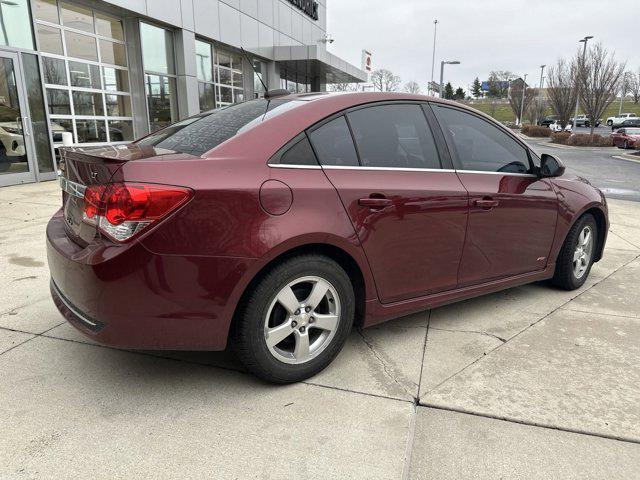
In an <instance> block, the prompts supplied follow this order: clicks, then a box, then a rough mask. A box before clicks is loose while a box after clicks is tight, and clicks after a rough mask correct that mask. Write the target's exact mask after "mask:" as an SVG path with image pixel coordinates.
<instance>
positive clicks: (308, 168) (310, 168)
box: [267, 163, 322, 170]
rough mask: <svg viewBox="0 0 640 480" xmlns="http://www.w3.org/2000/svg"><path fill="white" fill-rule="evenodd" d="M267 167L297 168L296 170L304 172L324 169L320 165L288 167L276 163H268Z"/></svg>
mask: <svg viewBox="0 0 640 480" xmlns="http://www.w3.org/2000/svg"><path fill="white" fill-rule="evenodd" d="M267 166H268V167H269V168H296V169H302V170H321V169H322V167H321V166H320V165H287V164H281V163H274V164H270V163H268V164H267Z"/></svg>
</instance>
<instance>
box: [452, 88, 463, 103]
mask: <svg viewBox="0 0 640 480" xmlns="http://www.w3.org/2000/svg"><path fill="white" fill-rule="evenodd" d="M464 97H465V93H464V90H463V89H462V87H458V88H457V89H456V93H454V94H453V99H454V100H464Z"/></svg>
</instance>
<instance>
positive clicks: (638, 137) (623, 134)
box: [611, 128, 640, 150]
mask: <svg viewBox="0 0 640 480" xmlns="http://www.w3.org/2000/svg"><path fill="white" fill-rule="evenodd" d="M611 137H612V138H613V144H614V145H615V146H616V147H618V148H624V149H625V150H626V149H628V148H638V147H640V128H619V129H618V130H616V131H615V132H613V133H612V134H611Z"/></svg>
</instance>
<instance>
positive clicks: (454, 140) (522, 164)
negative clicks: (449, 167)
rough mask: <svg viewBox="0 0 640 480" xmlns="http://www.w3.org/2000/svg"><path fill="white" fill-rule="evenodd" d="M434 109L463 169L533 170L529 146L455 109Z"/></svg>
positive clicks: (511, 171)
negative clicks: (524, 145)
mask: <svg viewBox="0 0 640 480" xmlns="http://www.w3.org/2000/svg"><path fill="white" fill-rule="evenodd" d="M434 112H435V114H436V117H437V118H438V122H439V123H440V125H441V126H442V130H443V131H444V133H445V136H446V137H447V143H448V145H449V148H450V150H452V153H453V154H454V156H455V157H456V158H457V159H458V162H459V164H460V166H461V167H462V169H463V170H476V171H481V172H508V173H528V172H529V168H530V167H529V155H528V153H527V151H526V149H525V148H524V147H523V146H522V145H520V144H519V143H518V142H517V141H516V140H515V139H513V138H511V137H510V136H509V135H507V133H505V132H503V131H502V130H500V129H499V128H498V127H496V126H494V125H491V124H490V123H489V122H487V121H485V120H483V119H481V118H479V117H476V116H475V115H472V114H470V113H466V112H462V111H460V110H456V109H453V108H446V107H440V106H436V107H434Z"/></svg>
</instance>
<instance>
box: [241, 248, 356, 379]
mask: <svg viewBox="0 0 640 480" xmlns="http://www.w3.org/2000/svg"><path fill="white" fill-rule="evenodd" d="M354 315H355V300H354V292H353V286H352V284H351V281H350V280H349V276H348V275H347V273H346V272H345V271H344V270H343V269H342V267H340V265H338V264H337V263H336V262H335V261H333V260H332V259H330V258H328V257H325V256H322V255H313V254H308V255H300V256H297V257H293V258H290V259H288V260H286V261H284V262H282V263H280V264H278V265H276V266H275V267H274V268H272V269H271V270H270V271H269V272H268V273H267V274H266V275H264V276H263V277H262V278H261V279H260V280H259V281H258V283H257V284H256V285H255V287H254V288H253V290H252V291H251V292H250V293H249V295H248V297H247V299H246V302H245V305H244V306H243V307H242V310H241V311H240V312H239V315H238V318H237V319H236V324H235V327H236V328H235V331H234V341H235V347H236V350H237V353H238V356H239V358H240V360H241V361H242V363H243V364H244V366H245V367H246V368H247V370H249V371H250V372H251V373H253V374H255V375H256V376H258V377H260V378H262V379H264V380H267V381H269V382H273V383H294V382H299V381H302V380H305V379H307V378H309V377H311V376H313V375H315V374H317V373H319V372H320V371H322V370H323V369H324V368H325V367H327V366H328V365H329V364H330V363H331V362H332V361H333V359H334V358H335V357H336V356H337V355H338V353H340V350H342V347H343V346H344V344H345V342H346V340H347V337H348V335H349V332H350V331H351V327H352V325H353V319H354Z"/></svg>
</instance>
